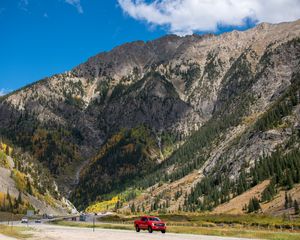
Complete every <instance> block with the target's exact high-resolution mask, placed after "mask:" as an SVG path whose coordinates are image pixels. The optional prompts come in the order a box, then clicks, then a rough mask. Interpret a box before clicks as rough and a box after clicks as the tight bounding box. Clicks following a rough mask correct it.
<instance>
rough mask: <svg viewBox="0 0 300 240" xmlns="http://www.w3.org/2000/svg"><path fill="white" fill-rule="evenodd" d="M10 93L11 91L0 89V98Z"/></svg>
mask: <svg viewBox="0 0 300 240" xmlns="http://www.w3.org/2000/svg"><path fill="white" fill-rule="evenodd" d="M10 92H11V91H10V90H8V89H5V88H2V89H0V97H1V96H4V95H6V94H8V93H10Z"/></svg>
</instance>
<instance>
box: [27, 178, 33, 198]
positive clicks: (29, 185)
mask: <svg viewBox="0 0 300 240" xmlns="http://www.w3.org/2000/svg"><path fill="white" fill-rule="evenodd" d="M26 190H27V192H28V193H29V194H30V195H32V187H31V183H30V181H29V179H28V178H27V186H26Z"/></svg>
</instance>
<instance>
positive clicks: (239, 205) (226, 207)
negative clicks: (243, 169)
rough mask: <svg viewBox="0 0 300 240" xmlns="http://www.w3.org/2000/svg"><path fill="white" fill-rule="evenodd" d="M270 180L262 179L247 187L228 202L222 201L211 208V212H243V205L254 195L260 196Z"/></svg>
mask: <svg viewBox="0 0 300 240" xmlns="http://www.w3.org/2000/svg"><path fill="white" fill-rule="evenodd" d="M269 183H270V180H266V181H263V182H262V183H260V184H258V185H257V186H255V187H253V188H251V189H249V190H248V191H246V192H244V193H243V194H241V195H239V196H237V197H235V198H233V199H231V200H230V201H229V202H227V203H224V204H222V205H220V206H218V207H216V208H215V209H214V210H213V213H230V214H241V213H243V207H244V206H245V205H248V203H249V200H250V199H251V198H253V197H254V196H255V197H257V198H260V195H261V193H262V192H263V191H264V190H265V188H266V187H267V186H268V185H269Z"/></svg>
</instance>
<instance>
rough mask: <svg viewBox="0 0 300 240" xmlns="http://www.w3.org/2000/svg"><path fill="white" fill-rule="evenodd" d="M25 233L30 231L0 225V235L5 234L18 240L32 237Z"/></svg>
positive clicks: (23, 228)
mask: <svg viewBox="0 0 300 240" xmlns="http://www.w3.org/2000/svg"><path fill="white" fill-rule="evenodd" d="M25 231H28V228H25V227H11V226H6V225H0V234H3V235H5V236H8V237H13V238H17V239H27V238H30V237H31V236H32V235H31V234H28V233H25Z"/></svg>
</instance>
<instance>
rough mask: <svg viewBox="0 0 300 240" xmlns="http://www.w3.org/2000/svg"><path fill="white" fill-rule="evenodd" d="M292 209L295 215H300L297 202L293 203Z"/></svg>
mask: <svg viewBox="0 0 300 240" xmlns="http://www.w3.org/2000/svg"><path fill="white" fill-rule="evenodd" d="M294 209H295V214H296V215H298V214H299V213H300V209H299V204H298V202H297V200H295V201H294Z"/></svg>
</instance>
